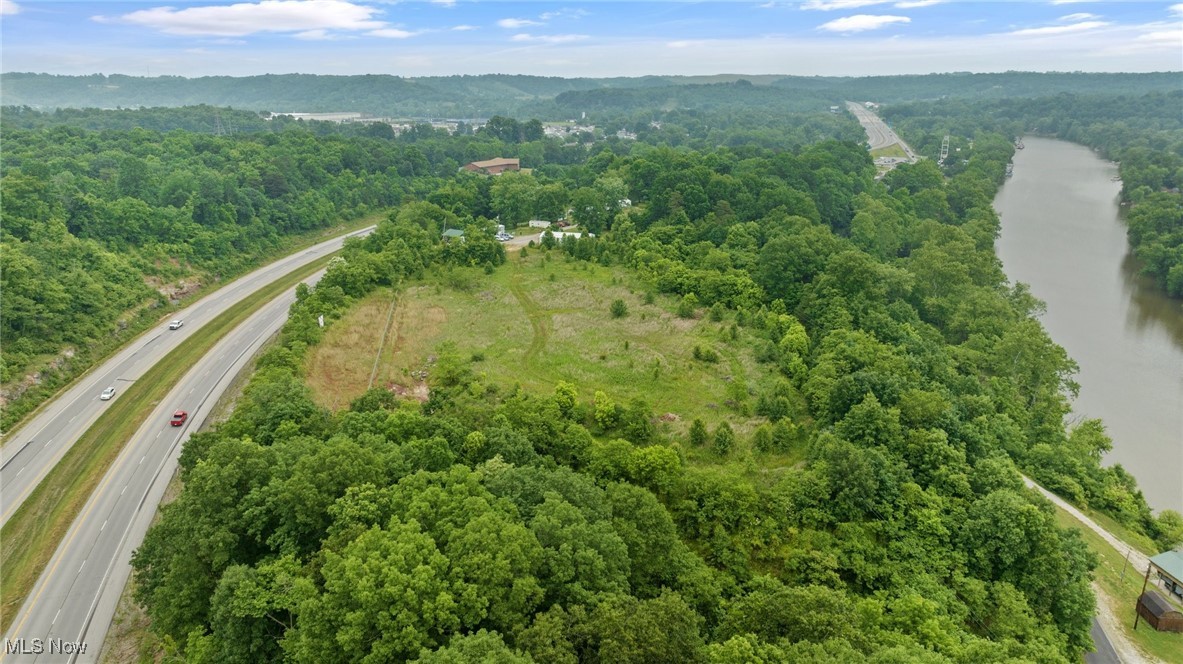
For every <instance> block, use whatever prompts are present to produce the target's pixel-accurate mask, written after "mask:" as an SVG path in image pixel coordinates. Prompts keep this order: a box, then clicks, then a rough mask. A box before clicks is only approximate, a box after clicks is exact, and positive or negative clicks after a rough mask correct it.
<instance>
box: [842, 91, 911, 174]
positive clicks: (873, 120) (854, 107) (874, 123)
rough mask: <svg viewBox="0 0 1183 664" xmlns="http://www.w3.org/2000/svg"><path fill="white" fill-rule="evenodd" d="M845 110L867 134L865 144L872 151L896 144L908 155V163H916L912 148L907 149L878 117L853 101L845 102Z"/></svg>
mask: <svg viewBox="0 0 1183 664" xmlns="http://www.w3.org/2000/svg"><path fill="white" fill-rule="evenodd" d="M846 108H847V109H848V110H849V111H850V112H851V113H853V114H854V117H855V118H857V119H858V121H859V124H861V125H862V126H863V129H864V130H865V131H866V132H867V144H868V145H870V146H871V149H872V150H878V149H879V148H885V147H887V146H889V145H895V144H898V145H899V146H900V148H901V149H903V151H904V153H905V154H907V155H908V159H909V160H910V161H916V154H915V153H914V152H912V148H910V147H908V144H907V143H905V142H904V141H903V140H902V139H901V138H900V137H899V136H897V135H896V133H895V132H894V131H892V130H891V127H888V126H887V124H886V123H884V122H883V120H880V119H879V116H878V115H875V114H874V113H872V112H871V111H869V110H867V107H866V106H864V105H862V104H859V103H856V102H853V101H848V102H846Z"/></svg>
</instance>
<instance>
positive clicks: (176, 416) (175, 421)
mask: <svg viewBox="0 0 1183 664" xmlns="http://www.w3.org/2000/svg"><path fill="white" fill-rule="evenodd" d="M187 419H189V413H186V412H185V411H183V410H178V411H177V412H175V413H173V418H172V419H171V420H169V421H168V423H169V424H171V425H173V426H174V427H179V426H181V425H182V424H184V423H185V420H187Z"/></svg>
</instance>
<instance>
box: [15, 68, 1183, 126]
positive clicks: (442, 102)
mask: <svg viewBox="0 0 1183 664" xmlns="http://www.w3.org/2000/svg"><path fill="white" fill-rule="evenodd" d="M1180 77H1181V74H1180V73H1178V72H1159V73H1149V74H1092V73H1033V72H1005V73H997V74H968V73H961V74H929V75H923V76H875V77H864V78H838V77H804V76H783V77H782V76H768V75H760V76H746V75H743V76H741V75H736V74H730V75H718V76H692V77H686V76H644V77H639V78H556V77H544V76H513V75H502V74H488V75H481V76H432V77H421V78H404V77H399V76H389V75H363V76H319V75H310V74H283V75H265V76H248V77H241V78H236V77H230V76H207V77H201V78H184V77H180V76H158V77H152V78H148V77H140V76H124V75H109V76H108V75H103V74H93V75H90V76H55V75H51V74H35V73H5V74H2V75H0V97H3V99H4V101H5V103H6V104H11V105H27V106H32V107H36V108H62V107H70V108H87V107H98V108H115V107H137V106H185V105H193V104H211V105H215V106H233V107H235V108H240V109H246V110H256V111H263V110H267V111H288V112H294V111H303V112H318V111H320V112H327V111H357V112H362V113H371V114H375V115H410V116H415V117H453V118H486V117H490V116H492V115H498V114H501V115H538V116H540V117H541V116H543V115H544V114H546V113H547V112H549V113H551V114H558V115H556V116H555V117H559V116H561V115H562V114H569V113H570V112H571V110H576V111H578V110H591V109H590V108H589V109H578V108H577V109H567V108H559V107H556V106H555V105H554V104H553V103H552V102H553V101H554V100H555V98H556V97H559V96H560V95H562V94H563V93H576V92H578V93H584V94H583V95H582V96H577V97H576V98H577V99H579V100H581V101H583V102H586V103H587V104H588V105H589V106H592V107H594V106H596V105H597V104H602V103H604V101H607V100H619V99H621V98H624V99H629V98H631V97H630V96H629V95H627V94H623V93H621V92H620V91H621V90H624V89H633V90H636V89H646V88H677V87H686V86H694V87H696V88H698V89H699V91H700V92H702V91H704V90H705V92H706V93H708V97H709V93H710V92H712V91H715V90H714V87H713V86H712V85H710V84H719V83H732V82H735V81H738V80H741V79H742V80H745V81H748V82H750V83H752V84H753V85H755V86H771V87H772V88H775V89H779V90H785V91H789V92H791V93H792V94H794V95H805V96H807V97H814V98H817V99H819V100H823V99H824V100H832V99H851V98H856V99H873V100H875V101H886V102H896V101H905V100H913V99H937V98H942V97H966V98H982V99H996V98H1002V97H1026V96H1044V95H1049V94H1057V93H1060V92H1071V93H1077V94H1089V93H1106V94H1112V93H1123V94H1144V93H1147V92H1152V91H1170V90H1177V89H1179V87H1180ZM704 84H705V85H704ZM593 91H601V94H602V95H603V96H602V97H597V96H596V95H595V94H591V93H592V92H593ZM666 96H667V97H669V96H670V95H668V94H667V95H666ZM682 96H684V95H674V97H675V100H674V101H675V102H676V103H681V102H682V101H683V100H682V99H681V98H680V97H682ZM640 97H641V98H644V97H646V95H645V94H641V95H640ZM662 101H663V102H664V101H665V100H664V99H663V100H662ZM753 101H754V102H756V101H759V102H762V101H764V97H762V96H761V97H753Z"/></svg>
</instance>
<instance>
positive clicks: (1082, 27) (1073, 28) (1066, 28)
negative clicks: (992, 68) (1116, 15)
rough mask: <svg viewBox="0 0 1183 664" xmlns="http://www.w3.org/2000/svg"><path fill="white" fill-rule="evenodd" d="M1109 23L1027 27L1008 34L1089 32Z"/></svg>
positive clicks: (1036, 35) (1037, 34)
mask: <svg viewBox="0 0 1183 664" xmlns="http://www.w3.org/2000/svg"><path fill="white" fill-rule="evenodd" d="M1107 25H1109V23H1108V22H1106V21H1084V22H1081V23H1073V24H1071V25H1049V26H1046V27H1043V28H1026V29H1023V30H1015V31H1014V32H1008V33H1007V34H1009V35H1013V36H1015V37H1046V36H1049V35H1064V34H1071V33H1074V32H1087V31H1089V30H1096V29H1097V28H1103V27H1105V26H1107Z"/></svg>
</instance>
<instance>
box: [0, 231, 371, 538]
mask: <svg viewBox="0 0 1183 664" xmlns="http://www.w3.org/2000/svg"><path fill="white" fill-rule="evenodd" d="M370 230H372V227H370V228H366V229H362V230H360V231H355V232H353V233H349V234H348V235H345V236H342V237H338V238H335V239H333V240H329V241H327V242H322V243H321V244H318V245H315V246H313V247H310V248H308V249H306V250H304V251H301V252H299V253H296V254H292V255H291V256H288V257H286V258H283V259H281V260H278V261H276V262H274V263H272V264H270V265H268V266H266V267H263V268H260V269H258V270H256V271H254V272H251V273H250V274H248V275H246V276H243V277H240V278H239V279H236V280H235V281H232V282H230V283H229V284H227V285H226V286H224V287H222V288H220V289H218V290H217V291H215V292H213V293H211V294H209V295H207V296H206V297H204V298H202V299H200V300H198V301H197V302H195V303H194V304H192V305H191V306H189V307H186V308H185V309H184V310H182V311H179V312H177V313H176V315H175V316H174V317H175V318H180V319H182V320H184V322H185V324H184V326H183V327H181V329H179V330H169V329H168V323H167V322H162V323H161V324H160V326H159V327H157V328H155V329H153V330H149V331H148V332H146V333H144V334H143V335H141V336H140V337H139V338H137V339H136V340H135V341H133V342H132V343H130V344H128V345H127V347H125V348H124V349H123V350H122V351H120V352H119V353H117V354H116V355H115V356H114V357H112V358H111V359H109V360H108V361H106V362H104V363H103V364H102V365H101V366H99V367H97V368H95V369H93V370H91V371H90V373H88V374H87V375H85V376H83V377H82V378H81V379H79V380H78V381H77V382H76V383H75V384H74V385H73V386H71V387H70V388H69V389H67V390H66V391H65V392H64V393H62V394H61V395H59V396H58V397H57V398H55V399H54V400H53V401H52V402H50V403H49V404H47V405H46V406H45V407H44V408H42V410H41V411H40V412H39V413H38V414H37V415H36V416H34V417H33V418H32V419H31V420H29V421H28V422H27V423H26V424H25V425H23V426H21V427H20V428H19V429H18V430H16V432H15V433H13V434H10V435H9V436H7V440H6V441H5V442H4V447H3V448H2V449H0V525H3V524H5V523H8V519H9V518H10V517H11V516H12V514H13V513H14V512H16V510H17V508H18V507H20V506H21V504H22V503H23V502H24V501H25V498H27V497H28V495H29V494H30V493H31V492H32V491H33V489H35V488H37V485H38V484H40V483H41V480H43V479H45V476H46V475H48V474H49V472H50V470H51V469H52V468H53V467H54V466H55V465H57V463H58V461H60V460H61V458H62V457H63V456H64V455H65V454H66V452H67V451H69V449H70V447H71V446H72V445H73V444H74V441H76V440H78V438H79V436H81V435H82V433H83V432H85V431H86V430H87V428H89V427H90V425H91V424H93V423H94V421H95V420H96V419H98V417H99V415H101V414H102V412H103V409H104V408H105V407H106V405H107V404H108V403H110V402H107V401H100V400H99V393H100V392H102V391H103V390H104V389H105V388H107V387H114V388H115V389H116V392H115V397H114V398H115V399H118V398H120V395H121V393H122V392H123V390H124V389H125V388H126V387H127V386H128V385H129V384H131V383H132V382H133V381H135V380H136V379H137V378H139V377H140V376H142V375H143V374H144V372H146V371H147V370H148V369H149V368H151V367H152V366H153V365H154V364H155V363H156V362H158V361H160V360H161V359H162V358H163V357H164V356H165V355H167V354H168V353H169V352H170V351H172V350H173V349H174V348H176V347H177V346H178V345H179V344H181V343H183V342H184V341H185V339H186V338H187V337H188V336H189V335H190V334H193V333H194V332H196V331H197V330H198V329H200V327H201V325H202V324H203V323H205V322H207V321H210V320H213V319H214V318H216V317H217V316H218V315H219V314H221V313H222V312H224V311H225V310H226V309H228V308H230V307H231V306H233V305H235V304H237V303H238V302H240V301H241V300H242V299H243V298H245V297H247V296H248V295H250V294H251V293H253V292H255V291H256V290H258V289H259V288H262V287H263V286H265V285H267V284H269V283H271V282H273V281H275V280H276V279H278V278H280V277H282V276H283V275H285V274H287V273H289V272H291V271H292V270H295V269H297V268H299V267H300V266H302V265H305V264H307V263H310V262H311V261H313V260H315V259H317V258H320V257H321V256H324V255H325V254H328V253H332V252H334V251H336V250H337V249H340V248H341V245H342V244H343V243H344V238H345V237H349V236H353V235H363V234H365V233H368V232H369V231H370ZM112 401H114V399H113V400H112Z"/></svg>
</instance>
